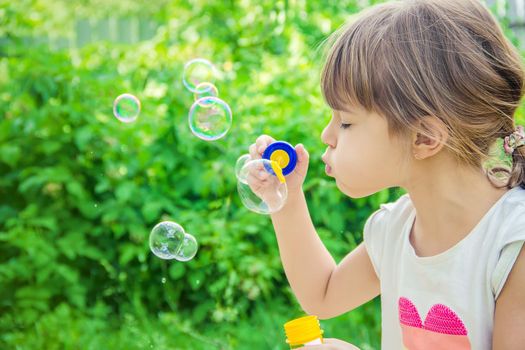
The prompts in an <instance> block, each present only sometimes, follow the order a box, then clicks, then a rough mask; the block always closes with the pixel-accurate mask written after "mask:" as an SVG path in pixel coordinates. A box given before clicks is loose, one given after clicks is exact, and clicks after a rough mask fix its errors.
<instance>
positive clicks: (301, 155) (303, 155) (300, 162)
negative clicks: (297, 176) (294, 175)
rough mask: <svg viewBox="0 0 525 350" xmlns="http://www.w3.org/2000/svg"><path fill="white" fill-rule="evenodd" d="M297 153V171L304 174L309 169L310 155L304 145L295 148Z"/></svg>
mask: <svg viewBox="0 0 525 350" xmlns="http://www.w3.org/2000/svg"><path fill="white" fill-rule="evenodd" d="M295 152H297V170H299V172H300V173H303V174H304V173H306V170H307V169H308V163H309V160H310V155H309V154H308V151H307V150H306V148H304V145H303V144H302V143H300V144H298V145H297V146H295Z"/></svg>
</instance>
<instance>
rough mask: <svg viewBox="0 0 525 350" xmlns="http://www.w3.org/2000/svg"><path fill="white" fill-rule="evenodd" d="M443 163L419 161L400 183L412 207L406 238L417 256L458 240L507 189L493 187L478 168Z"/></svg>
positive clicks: (430, 253)
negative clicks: (409, 176) (408, 177)
mask: <svg viewBox="0 0 525 350" xmlns="http://www.w3.org/2000/svg"><path fill="white" fill-rule="evenodd" d="M424 162H425V161H424ZM443 164H444V163H443V160H441V162H440V163H439V164H438V160H435V161H431V160H429V161H427V163H426V164H421V165H420V168H421V169H419V170H418V169H415V171H414V174H415V176H414V177H413V179H412V180H411V181H410V183H409V184H408V185H406V186H404V187H405V188H406V190H407V191H408V193H409V194H410V198H411V200H412V203H413V205H414V207H415V209H416V221H415V223H414V226H413V228H412V233H411V236H410V239H411V243H412V245H413V246H414V249H415V250H416V253H417V254H418V255H420V256H425V255H435V254H438V253H440V252H442V251H445V250H447V249H448V248H450V247H452V246H453V245H455V244H456V243H458V242H459V241H460V240H461V239H463V238H464V237H465V236H466V235H468V234H469V233H470V231H471V230H472V229H473V228H474V227H475V226H476V224H477V223H478V222H479V221H480V220H481V218H482V217H483V216H484V215H485V214H486V213H487V212H488V211H489V209H490V208H491V207H492V206H493V205H494V204H495V203H496V202H497V201H498V199H500V198H501V196H502V195H503V194H504V193H505V192H506V191H507V189H498V188H496V187H494V186H493V185H492V184H491V183H490V181H489V180H488V179H487V177H486V175H485V174H484V172H483V170H482V169H479V170H474V169H469V168H462V167H459V166H458V165H457V164H456V163H453V162H451V163H450V164H449V166H443ZM423 168H424V169H423ZM418 171H419V172H420V174H421V175H420V176H417V173H418Z"/></svg>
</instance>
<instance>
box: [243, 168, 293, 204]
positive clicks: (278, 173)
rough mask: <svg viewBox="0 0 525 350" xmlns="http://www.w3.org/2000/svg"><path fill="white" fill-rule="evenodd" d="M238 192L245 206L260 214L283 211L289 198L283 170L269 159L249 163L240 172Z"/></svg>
mask: <svg viewBox="0 0 525 350" xmlns="http://www.w3.org/2000/svg"><path fill="white" fill-rule="evenodd" d="M237 190H238V192H239V196H240V198H241V201H242V203H243V204H244V206H245V207H246V208H248V209H249V210H251V211H253V212H256V213H259V214H272V213H275V212H277V211H279V210H281V208H282V207H283V206H284V204H285V203H286V198H287V196H288V189H287V186H286V181H285V179H284V176H283V174H282V169H281V168H280V167H279V165H278V164H277V162H275V161H271V160H268V159H255V160H250V161H247V162H246V163H245V164H244V166H243V167H242V168H241V170H240V173H239V176H238V182H237Z"/></svg>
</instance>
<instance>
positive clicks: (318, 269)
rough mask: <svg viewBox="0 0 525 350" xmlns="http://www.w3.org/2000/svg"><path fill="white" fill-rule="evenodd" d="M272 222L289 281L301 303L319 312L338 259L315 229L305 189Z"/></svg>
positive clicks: (306, 308) (275, 215)
mask: <svg viewBox="0 0 525 350" xmlns="http://www.w3.org/2000/svg"><path fill="white" fill-rule="evenodd" d="M272 223H273V226H274V228H275V233H276V235H277V242H278V245H279V252H280V255H281V260H282V263H283V266H284V271H285V273H286V277H287V278H288V282H289V283H290V285H291V287H292V290H293V292H294V294H295V296H296V297H297V299H298V300H299V303H300V304H301V306H302V307H303V308H304V309H305V310H306V311H307V312H310V313H315V310H317V309H319V308H320V307H321V304H322V301H323V298H324V296H325V292H326V286H327V284H328V281H329V280H330V275H331V274H332V271H334V269H335V267H336V263H335V261H334V259H333V258H332V256H331V255H330V253H329V252H328V250H327V249H326V248H325V246H324V245H323V243H322V241H321V239H320V238H319V236H318V235H317V232H316V231H315V227H314V225H313V223H312V220H311V218H310V214H309V212H308V207H307V204H306V199H305V197H304V193H303V192H302V191H300V192H299V193H297V194H294V195H290V196H289V197H288V201H287V203H286V205H285V206H284V207H283V208H282V209H281V210H280V211H279V212H277V213H275V214H273V215H272Z"/></svg>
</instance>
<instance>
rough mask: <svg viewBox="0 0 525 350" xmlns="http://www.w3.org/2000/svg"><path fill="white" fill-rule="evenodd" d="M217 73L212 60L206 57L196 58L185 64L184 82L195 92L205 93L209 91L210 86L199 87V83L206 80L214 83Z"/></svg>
mask: <svg viewBox="0 0 525 350" xmlns="http://www.w3.org/2000/svg"><path fill="white" fill-rule="evenodd" d="M216 75H217V71H216V69H215V67H214V65H213V64H212V63H211V62H210V61H208V60H206V59H204V58H195V59H193V60H191V61H188V63H186V64H185V65H184V72H183V74H182V83H183V84H184V86H185V87H186V88H187V89H188V90H190V91H191V92H193V93H203V92H206V91H208V90H209V89H210V87H209V86H206V87H200V88H198V85H199V84H200V83H204V82H207V83H211V84H213V83H214V82H215V76H216Z"/></svg>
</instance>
